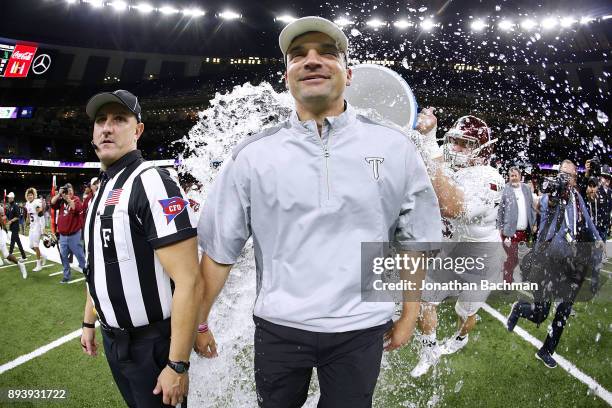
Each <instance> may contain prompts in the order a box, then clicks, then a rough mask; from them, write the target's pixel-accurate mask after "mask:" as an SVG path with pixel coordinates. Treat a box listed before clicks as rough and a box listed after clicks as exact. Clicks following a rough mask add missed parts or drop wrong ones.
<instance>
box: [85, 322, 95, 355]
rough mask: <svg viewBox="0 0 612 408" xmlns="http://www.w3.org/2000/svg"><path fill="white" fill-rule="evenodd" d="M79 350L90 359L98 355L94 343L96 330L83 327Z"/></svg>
mask: <svg viewBox="0 0 612 408" xmlns="http://www.w3.org/2000/svg"><path fill="white" fill-rule="evenodd" d="M81 349H82V350H83V353H85V354H88V355H90V356H92V357H94V356H97V355H98V344H97V343H96V329H90V328H87V327H83V334H81Z"/></svg>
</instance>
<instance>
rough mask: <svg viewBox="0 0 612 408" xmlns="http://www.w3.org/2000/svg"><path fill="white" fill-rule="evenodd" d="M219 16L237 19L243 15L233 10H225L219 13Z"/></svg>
mask: <svg viewBox="0 0 612 408" xmlns="http://www.w3.org/2000/svg"><path fill="white" fill-rule="evenodd" d="M219 17H221V18H222V19H224V20H236V19H237V18H241V17H242V16H241V15H240V14H238V13H235V12H233V11H231V10H225V11H224V12H223V13H219Z"/></svg>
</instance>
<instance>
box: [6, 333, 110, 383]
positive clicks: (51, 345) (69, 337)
mask: <svg viewBox="0 0 612 408" xmlns="http://www.w3.org/2000/svg"><path fill="white" fill-rule="evenodd" d="M99 325H100V323H99V322H97V321H96V327H98V326H99ZM82 331H83V329H79V330H75V331H73V332H72V333H68V334H67V335H65V336H63V337H60V338H59V339H57V340H54V341H52V342H51V343H49V344H46V345H44V346H42V347H39V348H37V349H36V350H34V351H32V352H31V353H28V354H24V355H23V356H19V357H17V358H16V359H14V360H13V361H9V362H8V363H5V364H2V365H1V366H0V374H3V373H5V372H7V371H8V370H11V369H13V368H15V367H18V366H20V365H22V364H24V363H27V362H28V361H30V360H32V359H34V358H36V357H39V356H42V355H43V354H45V353H46V352H47V351H51V350H53V349H54V348H56V347H59V346H61V345H62V344H64V343H68V342H69V341H70V340H73V339H76V338H77V337H79V336H80V335H81V332H82Z"/></svg>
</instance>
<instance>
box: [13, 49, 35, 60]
mask: <svg viewBox="0 0 612 408" xmlns="http://www.w3.org/2000/svg"><path fill="white" fill-rule="evenodd" d="M13 58H15V59H18V60H23V61H31V60H32V58H34V53H33V52H21V51H15V52H13Z"/></svg>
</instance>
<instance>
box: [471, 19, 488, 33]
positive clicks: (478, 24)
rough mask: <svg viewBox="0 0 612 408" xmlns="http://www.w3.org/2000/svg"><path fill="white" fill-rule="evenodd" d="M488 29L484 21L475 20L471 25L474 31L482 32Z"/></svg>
mask: <svg viewBox="0 0 612 408" xmlns="http://www.w3.org/2000/svg"><path fill="white" fill-rule="evenodd" d="M486 27H487V23H485V22H484V21H482V20H474V21H472V24H470V28H471V29H472V31H482V30H484V29H485V28H486Z"/></svg>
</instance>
